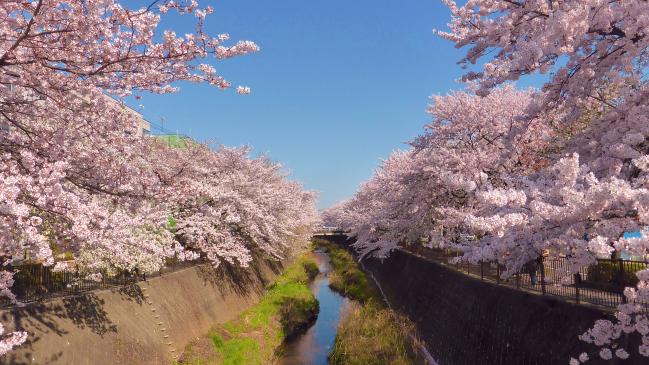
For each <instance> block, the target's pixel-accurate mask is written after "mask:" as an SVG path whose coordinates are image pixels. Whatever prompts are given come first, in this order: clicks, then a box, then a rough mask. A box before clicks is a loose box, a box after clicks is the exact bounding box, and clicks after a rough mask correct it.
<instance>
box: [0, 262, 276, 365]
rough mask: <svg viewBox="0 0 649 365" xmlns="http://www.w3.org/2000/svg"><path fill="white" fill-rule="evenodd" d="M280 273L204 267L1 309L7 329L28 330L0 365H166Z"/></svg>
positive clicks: (265, 265) (266, 266)
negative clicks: (22, 339) (23, 339)
mask: <svg viewBox="0 0 649 365" xmlns="http://www.w3.org/2000/svg"><path fill="white" fill-rule="evenodd" d="M280 269H281V266H280V264H279V263H277V262H271V261H264V260H259V261H256V262H255V263H254V264H253V265H252V267H251V268H248V269H241V268H235V267H232V266H227V265H221V266H220V267H219V268H218V269H214V268H213V267H212V266H211V265H209V264H205V265H201V266H194V267H190V268H186V269H183V270H180V271H176V272H173V273H169V274H166V275H164V276H160V277H155V278H152V279H149V280H147V281H144V282H140V283H138V284H135V285H131V286H128V287H122V288H116V289H113V290H103V291H97V292H93V293H89V294H85V295H80V296H75V297H66V298H60V299H55V300H52V301H49V302H46V303H42V304H32V305H28V306H26V307H24V308H15V309H11V310H4V311H1V312H0V320H1V322H2V323H3V324H4V325H5V326H6V328H7V329H8V330H13V329H15V328H18V329H22V330H25V331H27V332H29V342H28V343H27V344H25V345H23V346H21V347H19V348H17V349H16V350H14V351H12V352H10V353H9V354H8V355H6V356H4V357H1V358H0V365H9V364H11V365H23V364H43V365H44V364H61V365H63V364H65V365H103V364H106V365H109V364H110V365H116V364H124V365H141V364H142V365H154V364H155V365H158V364H160V365H162V364H164V365H170V364H171V363H172V361H173V360H174V359H175V356H176V355H177V354H179V353H180V352H182V349H183V348H184V346H185V345H186V344H187V343H189V342H190V341H191V340H193V339H195V338H196V337H198V336H200V335H202V334H205V333H206V332H207V331H208V330H209V328H210V327H211V326H213V325H214V324H216V323H223V322H226V321H228V320H230V319H233V318H235V317H236V316H237V315H238V314H239V313H241V312H242V311H243V310H245V309H247V308H248V307H250V306H251V305H253V304H255V303H256V302H257V300H258V299H259V296H260V294H261V293H262V292H263V290H264V287H265V285H266V284H267V283H268V282H269V281H270V280H272V278H274V276H275V275H276V274H277V273H278V272H279V271H280Z"/></svg>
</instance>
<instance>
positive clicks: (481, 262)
mask: <svg viewBox="0 0 649 365" xmlns="http://www.w3.org/2000/svg"><path fill="white" fill-rule="evenodd" d="M480 280H484V262H483V261H480Z"/></svg>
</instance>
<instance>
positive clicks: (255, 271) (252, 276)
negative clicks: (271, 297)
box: [198, 254, 282, 296]
mask: <svg viewBox="0 0 649 365" xmlns="http://www.w3.org/2000/svg"><path fill="white" fill-rule="evenodd" d="M262 265H264V266H265V267H268V268H269V269H270V270H271V271H272V272H273V273H274V274H278V273H280V272H281V271H282V263H281V262H279V261H278V260H276V259H271V258H268V256H265V255H260V254H256V255H255V254H253V261H252V262H251V264H250V265H249V266H248V267H241V266H240V265H237V264H231V263H228V262H222V263H221V264H220V265H219V266H218V267H217V268H214V267H213V266H212V265H211V264H207V265H201V266H199V267H198V275H199V277H200V278H201V279H202V280H203V282H204V283H206V284H209V285H211V286H212V287H213V288H215V289H217V290H218V291H219V292H220V293H221V295H222V296H226V295H228V294H231V293H236V294H237V295H242V296H243V295H247V294H250V293H251V292H255V293H258V294H259V293H261V292H263V289H264V287H265V286H266V285H267V284H268V283H269V280H268V279H269V278H268V275H265V274H264V272H263V271H262V269H261V266H262Z"/></svg>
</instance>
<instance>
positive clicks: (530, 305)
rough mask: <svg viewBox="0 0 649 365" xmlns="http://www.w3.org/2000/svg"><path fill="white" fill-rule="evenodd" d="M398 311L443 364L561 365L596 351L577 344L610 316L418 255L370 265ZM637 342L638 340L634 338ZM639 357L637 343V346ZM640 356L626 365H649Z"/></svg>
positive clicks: (397, 254)
mask: <svg viewBox="0 0 649 365" xmlns="http://www.w3.org/2000/svg"><path fill="white" fill-rule="evenodd" d="M364 263H365V267H366V269H368V270H369V271H371V272H372V274H373V275H374V277H375V278H376V279H377V281H378V282H379V283H380V285H381V287H382V289H383V291H384V292H385V295H386V296H387V297H388V300H389V301H390V303H391V304H392V306H393V307H394V308H395V309H398V310H400V311H402V312H403V313H404V314H406V315H408V317H410V318H411V319H412V320H413V321H414V322H415V323H416V324H417V328H418V330H419V333H420V335H421V337H422V338H423V339H424V340H425V341H426V343H427V347H428V348H429V351H430V353H431V354H432V355H433V357H434V358H435V359H436V360H437V361H438V362H439V363H440V365H465V364H469V365H474V364H485V365H499V364H506V365H510V364H511V365H546V364H550V365H555V364H559V365H560V364H567V363H568V361H569V360H570V357H571V356H573V357H577V356H578V355H579V354H580V353H581V352H583V351H589V352H590V354H591V360H590V361H589V362H588V364H615V363H620V362H615V361H610V362H604V361H602V360H600V359H599V357H598V356H597V352H595V351H593V350H594V347H592V346H590V345H588V344H586V343H584V342H582V341H580V340H579V338H578V337H577V336H578V335H579V334H582V333H583V332H585V331H586V330H587V329H588V328H589V327H591V326H592V325H593V323H594V322H595V320H597V319H601V318H603V317H605V316H607V315H609V314H607V313H605V312H602V311H600V310H598V309H595V308H591V307H585V306H580V305H576V304H571V303H567V302H563V301H561V300H557V299H553V298H552V297H548V296H545V297H544V296H540V295H535V294H531V293H527V292H522V291H518V290H514V289H510V288H506V287H503V286H497V285H495V284H491V283H487V282H482V281H480V279H476V278H472V277H469V276H467V275H464V274H461V273H459V272H457V271H454V270H452V269H450V268H448V267H445V266H443V265H440V264H437V263H433V262H430V261H427V260H425V259H422V258H419V257H417V256H414V255H412V254H409V253H406V252H403V251H396V252H394V253H393V254H392V255H391V256H390V258H389V259H387V260H385V261H384V262H382V263H381V262H380V261H379V260H376V259H369V260H364ZM631 340H634V339H631ZM629 348H630V350H631V351H630V352H632V353H637V342H636V345H635V346H630V347H629ZM647 363H649V361H647V359H646V358H640V356H639V355H635V356H634V357H633V358H631V359H629V360H627V361H625V362H622V363H620V364H628V365H630V364H647Z"/></svg>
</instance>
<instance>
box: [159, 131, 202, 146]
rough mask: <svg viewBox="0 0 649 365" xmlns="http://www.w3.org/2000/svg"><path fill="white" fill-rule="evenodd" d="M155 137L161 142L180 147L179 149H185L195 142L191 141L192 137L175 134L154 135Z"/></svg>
mask: <svg viewBox="0 0 649 365" xmlns="http://www.w3.org/2000/svg"><path fill="white" fill-rule="evenodd" d="M155 138H156V139H157V140H159V141H161V142H164V143H165V144H166V145H167V146H169V147H172V148H180V149H185V148H187V147H188V146H189V145H190V144H191V143H196V142H194V141H192V139H191V138H189V137H185V136H180V135H176V134H165V135H159V136H155Z"/></svg>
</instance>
